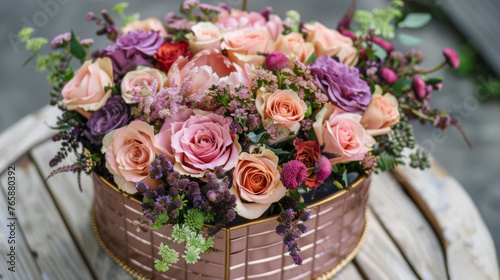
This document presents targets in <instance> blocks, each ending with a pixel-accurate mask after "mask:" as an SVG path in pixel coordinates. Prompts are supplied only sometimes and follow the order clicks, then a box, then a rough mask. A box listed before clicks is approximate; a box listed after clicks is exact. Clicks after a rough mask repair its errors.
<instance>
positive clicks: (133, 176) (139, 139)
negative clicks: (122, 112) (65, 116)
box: [102, 121, 158, 194]
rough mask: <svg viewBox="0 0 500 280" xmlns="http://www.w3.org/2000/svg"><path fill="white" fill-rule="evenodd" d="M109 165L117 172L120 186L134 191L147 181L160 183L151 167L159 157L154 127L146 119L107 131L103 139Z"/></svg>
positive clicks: (151, 185) (155, 185) (156, 184)
mask: <svg viewBox="0 0 500 280" xmlns="http://www.w3.org/2000/svg"><path fill="white" fill-rule="evenodd" d="M102 143H103V148H102V149H103V153H106V167H107V169H108V170H109V172H111V174H113V177H114V180H115V183H116V185H117V186H118V188H119V189H121V190H123V191H125V192H127V193H129V194H134V193H136V192H137V189H136V188H135V183H137V182H138V181H143V182H144V183H146V184H147V185H148V186H149V187H150V188H156V187H157V186H158V183H157V182H156V181H155V180H153V179H151V178H150V177H149V176H148V175H149V168H150V167H151V163H152V162H153V160H154V159H155V155H156V152H155V148H154V144H155V138H154V127H153V126H150V125H148V124H147V123H145V122H142V121H133V122H131V123H130V124H129V125H128V126H124V127H122V128H119V129H117V130H113V131H112V132H110V133H108V134H106V136H105V137H104V139H103V141H102Z"/></svg>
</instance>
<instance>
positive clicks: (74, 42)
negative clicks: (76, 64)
mask: <svg viewBox="0 0 500 280" xmlns="http://www.w3.org/2000/svg"><path fill="white" fill-rule="evenodd" d="M69 51H70V53H71V54H72V55H74V56H75V57H76V58H78V59H79V60H80V62H81V63H83V61H84V60H85V57H86V56H87V53H86V52H85V50H84V49H83V47H82V45H80V42H78V39H77V38H76V36H75V33H74V32H73V30H71V39H70V41H69Z"/></svg>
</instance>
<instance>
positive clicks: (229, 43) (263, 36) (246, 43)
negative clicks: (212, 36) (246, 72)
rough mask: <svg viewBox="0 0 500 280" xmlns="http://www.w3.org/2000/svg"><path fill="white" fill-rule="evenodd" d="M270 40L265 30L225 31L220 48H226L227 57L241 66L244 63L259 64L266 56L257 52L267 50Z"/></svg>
mask: <svg viewBox="0 0 500 280" xmlns="http://www.w3.org/2000/svg"><path fill="white" fill-rule="evenodd" d="M270 42H271V36H270V35H269V33H268V32H267V31H266V30H252V29H241V30H237V31H232V32H228V33H226V34H225V35H224V39H223V41H222V44H221V48H222V49H226V50H227V54H228V57H229V59H230V60H231V61H233V62H235V63H237V64H238V65H240V66H241V67H243V66H244V64H245V63H248V64H250V65H253V66H259V65H263V64H264V60H265V59H266V58H265V57H264V56H262V55H258V54H257V52H263V53H267V52H269V47H270Z"/></svg>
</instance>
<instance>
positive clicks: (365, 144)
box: [313, 103, 375, 165]
mask: <svg viewBox="0 0 500 280" xmlns="http://www.w3.org/2000/svg"><path fill="white" fill-rule="evenodd" d="M360 120H361V115H358V114H354V113H346V112H345V111H344V110H342V109H340V108H338V107H335V106H334V105H332V104H330V103H328V104H327V105H325V107H323V108H322V109H321V110H320V111H319V112H318V114H317V115H316V121H315V122H314V124H313V128H314V132H315V133H316V137H317V138H318V143H319V145H320V146H323V145H325V147H324V151H326V152H329V153H334V154H338V155H340V157H337V158H333V159H330V163H331V164H332V165H334V164H337V163H340V162H350V161H356V160H362V159H363V158H364V156H365V154H366V153H367V152H368V151H370V150H371V147H372V145H373V144H374V142H375V141H374V139H373V138H372V137H371V136H369V135H367V134H366V133H365V130H364V128H363V126H362V125H361V124H360V123H359V121H360Z"/></svg>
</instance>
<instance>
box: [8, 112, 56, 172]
mask: <svg viewBox="0 0 500 280" xmlns="http://www.w3.org/2000/svg"><path fill="white" fill-rule="evenodd" d="M59 114H60V111H59V110H58V109H57V108H55V107H53V106H50V107H49V106H46V107H43V108H42V109H40V110H38V111H37V112H35V113H33V114H30V115H28V116H26V117H24V118H23V119H21V120H20V121H18V122H16V123H15V124H14V125H12V126H11V127H9V128H8V129H7V130H5V131H4V132H2V134H0V173H1V172H3V170H5V169H6V168H7V166H9V164H11V163H13V162H14V161H16V160H17V159H19V158H20V157H21V156H22V155H23V154H25V153H26V152H28V151H29V150H30V149H31V148H32V147H33V146H34V145H36V144H38V143H40V142H41V141H43V140H44V139H47V138H48V137H50V136H52V135H53V134H54V131H53V130H52V129H50V127H48V124H54V123H55V121H56V117H57V116H58V115H59Z"/></svg>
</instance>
